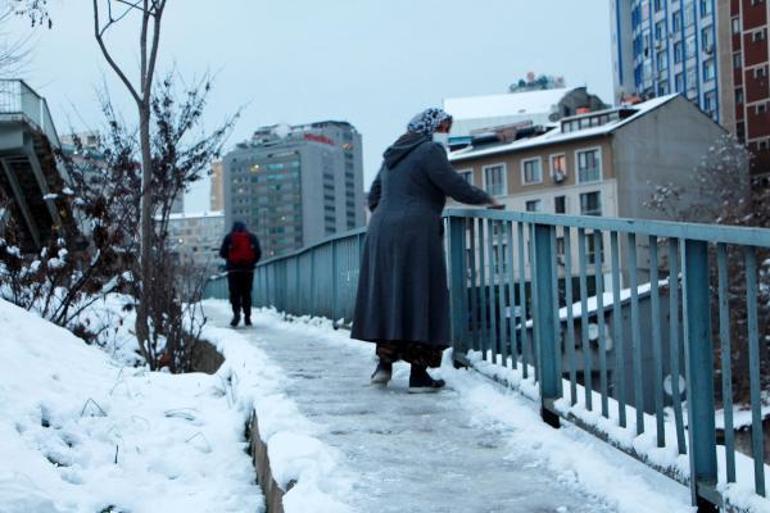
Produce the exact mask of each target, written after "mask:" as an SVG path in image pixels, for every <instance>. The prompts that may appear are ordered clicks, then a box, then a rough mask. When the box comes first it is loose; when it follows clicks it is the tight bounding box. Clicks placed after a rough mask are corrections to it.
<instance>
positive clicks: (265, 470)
mask: <svg viewBox="0 0 770 513" xmlns="http://www.w3.org/2000/svg"><path fill="white" fill-rule="evenodd" d="M246 430H247V436H248V438H249V449H250V451H251V459H252V462H253V463H254V468H255V469H256V471H257V480H258V482H259V486H260V488H262V494H263V495H264V496H265V506H266V508H267V513H284V509H283V496H284V495H285V494H286V492H288V491H289V490H291V488H292V487H293V486H294V482H290V483H289V485H288V487H287V488H288V489H287V490H283V489H282V488H281V486H280V485H279V484H278V483H277V482H276V481H275V479H274V478H273V472H272V470H271V468H270V458H269V457H268V454H267V444H266V443H265V442H263V441H262V437H261V436H260V434H259V422H258V420H257V414H256V413H255V412H252V414H251V417H250V418H249V423H248V424H247V426H246Z"/></svg>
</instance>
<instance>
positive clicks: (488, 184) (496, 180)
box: [484, 164, 506, 196]
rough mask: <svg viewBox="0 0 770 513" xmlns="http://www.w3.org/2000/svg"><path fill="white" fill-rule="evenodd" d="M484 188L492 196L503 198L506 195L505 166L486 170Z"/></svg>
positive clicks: (490, 167)
mask: <svg viewBox="0 0 770 513" xmlns="http://www.w3.org/2000/svg"><path fill="white" fill-rule="evenodd" d="M484 188H485V189H486V191H487V192H488V193H489V194H491V195H492V196H503V195H504V194H505V193H506V190H505V165H504V164H497V165H494V166H488V167H485V168H484Z"/></svg>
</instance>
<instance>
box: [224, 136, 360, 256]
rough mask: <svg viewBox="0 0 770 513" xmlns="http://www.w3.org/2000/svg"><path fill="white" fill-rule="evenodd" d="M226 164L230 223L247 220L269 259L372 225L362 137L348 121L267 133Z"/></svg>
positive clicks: (241, 146)
mask: <svg viewBox="0 0 770 513" xmlns="http://www.w3.org/2000/svg"><path fill="white" fill-rule="evenodd" d="M223 166H224V175H223V182H224V203H225V219H226V222H227V224H228V225H229V224H230V223H232V222H233V221H235V220H240V221H243V222H245V223H246V224H247V225H248V226H249V228H250V229H251V230H252V231H253V232H254V233H255V234H256V235H257V236H258V237H259V239H260V242H261V243H262V249H263V254H264V255H265V257H271V256H276V255H281V254H285V253H288V252H290V251H293V250H295V249H299V248H301V247H303V246H306V245H309V244H313V243H315V242H318V241H320V240H322V239H324V238H326V237H329V236H331V235H334V234H336V233H341V232H345V231H348V230H352V229H354V228H357V227H360V226H363V225H364V224H365V222H366V221H365V217H364V215H365V214H364V208H363V205H364V197H363V190H364V187H363V153H362V144H361V135H360V134H359V133H358V131H357V130H356V129H355V128H354V127H353V126H352V125H351V124H349V123H347V122H340V121H322V122H317V123H310V124H307V125H300V126H292V127H289V126H270V127H264V128H261V129H259V130H257V131H256V132H255V133H254V136H253V137H252V139H251V140H249V141H246V142H243V143H240V144H238V145H237V146H236V148H235V149H234V150H232V151H231V152H229V153H228V154H227V155H225V157H224V159H223Z"/></svg>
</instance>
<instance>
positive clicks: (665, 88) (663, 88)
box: [658, 80, 670, 96]
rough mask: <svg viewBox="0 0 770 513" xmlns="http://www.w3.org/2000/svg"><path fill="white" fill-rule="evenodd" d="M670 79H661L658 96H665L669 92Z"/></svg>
mask: <svg viewBox="0 0 770 513" xmlns="http://www.w3.org/2000/svg"><path fill="white" fill-rule="evenodd" d="M669 92H670V91H669V88H668V80H661V81H660V82H659V83H658V96H665V95H667V94H668V93H669Z"/></svg>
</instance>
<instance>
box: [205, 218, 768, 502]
mask: <svg viewBox="0 0 770 513" xmlns="http://www.w3.org/2000/svg"><path fill="white" fill-rule="evenodd" d="M446 224H447V230H446V233H447V241H446V242H447V250H448V251H447V256H448V264H449V265H448V272H449V283H450V292H451V309H452V316H451V319H452V333H453V343H454V358H455V360H456V361H457V362H459V363H462V364H466V365H471V366H474V367H476V368H478V369H479V370H481V371H482V372H487V373H491V374H493V375H494V376H496V377H497V378H498V379H504V380H507V381H508V382H509V383H511V384H514V385H515V384H516V383H519V384H521V383H522V382H524V383H528V384H530V385H532V386H529V387H528V390H529V391H532V390H535V391H536V393H537V394H538V397H539V400H540V403H541V412H542V417H543V419H544V421H546V422H548V423H549V424H551V425H553V426H558V425H559V419H560V418H566V419H569V420H570V421H572V422H574V423H576V424H577V425H579V426H581V427H583V428H584V429H587V430H588V431H590V432H592V433H594V434H596V435H597V436H599V437H600V438H602V439H603V440H605V441H607V442H609V443H611V444H613V445H614V446H616V447H618V448H620V449H622V450H623V451H625V452H627V453H628V454H631V455H632V456H634V457H636V458H638V459H640V460H642V461H644V462H646V463H647V464H649V465H650V466H652V467H654V468H656V469H658V470H660V471H662V472H665V473H666V474H668V475H669V476H671V477H673V478H675V479H677V480H679V481H680V482H682V483H685V484H688V485H689V486H690V489H691V491H692V497H693V504H696V505H697V506H698V510H699V511H716V510H717V509H716V508H717V507H726V508H728V507H729V508H733V509H738V510H740V509H747V508H748V507H749V506H750V505H751V504H752V501H761V502H762V503H763V505H765V507H767V505H768V504H770V503H768V502H766V500H765V499H763V497H765V495H766V484H765V473H766V467H765V463H764V453H765V447H764V433H763V428H762V425H763V420H764V417H763V414H764V413H763V412H764V411H768V410H770V407H768V406H767V405H766V404H765V402H764V400H763V398H762V396H763V381H762V379H763V375H762V372H761V368H760V364H761V360H760V351H761V350H762V351H765V347H764V346H765V345H766V343H767V342H766V340H765V338H764V337H765V336H770V326H767V325H765V324H764V323H763V324H762V325H761V326H760V324H759V319H760V316H761V315H767V313H768V312H767V310H768V309H770V304H764V301H766V300H767V297H768V296H770V290H768V289H767V286H766V282H767V281H768V280H763V281H760V280H758V276H759V273H760V271H761V269H760V268H761V267H762V265H760V262H761V259H762V258H766V256H765V255H767V254H770V252H769V251H768V248H770V230H764V229H750V228H738V227H726V226H717V225H697V224H683V223H670V222H657V221H647V220H624V219H609V218H602V217H571V216H563V215H548V214H532V213H517V212H504V211H489V210H477V209H465V210H460V209H458V210H450V211H448V212H447V215H446ZM363 236H364V231H363V230H360V231H356V232H352V233H350V234H345V235H342V236H340V237H336V238H333V239H329V240H327V241H324V242H321V243H319V244H317V245H314V246H311V247H309V248H306V249H303V250H301V251H298V252H296V253H293V254H291V255H288V256H286V257H280V258H274V259H272V260H268V261H266V262H264V263H262V264H260V265H259V266H258V267H257V271H256V279H255V292H254V303H255V304H256V305H261V306H268V305H272V306H275V307H277V308H278V309H280V310H283V311H286V312H289V313H293V314H297V315H302V314H310V315H321V316H326V317H329V318H332V319H344V321H350V319H351V317H352V309H353V304H354V300H355V291H356V282H357V277H358V268H359V267H358V266H359V255H360V251H361V248H362V242H363ZM217 287H219V288H220V291H219V292H217V293H215V289H216V288H217ZM209 290H210V294H209V295H215V296H216V297H225V296H226V295H225V294H224V293H223V292H222V291H223V290H224V288H223V287H222V285H221V282H220V283H219V284H218V285H217V284H211V286H210V289H209ZM760 298H761V299H760ZM760 341H761V343H760ZM715 362H717V365H715ZM717 373H718V378H719V386H718V387H717V386H716V384H717V381H716V377H717ZM744 375H748V376H749V379H748V380H747V383H746V384H745V387H744V388H747V389H748V391H747V393H745V394H744V397H745V399H746V401H747V404H746V406H747V408H749V409H748V410H747V411H746V412H742V413H741V416H746V417H748V419H749V420H743V419H739V420H740V422H738V421H736V419H735V418H734V416H733V408H734V400H735V398H736V394H735V393H734V392H735V391H734V386H733V385H734V380H735V378H740V377H742V376H744ZM738 381H740V380H738ZM718 404H719V405H720V406H721V410H720V411H721V412H722V413H721V414H719V413H717V411H716V409H717V405H718ZM718 425H719V426H720V427H721V428H722V429H721V432H723V435H722V436H721V437H720V444H719V445H718V444H717V427H718ZM737 425H741V426H746V427H748V428H749V429H750V431H751V439H750V444H749V445H750V447H749V449H748V450H746V449H744V452H746V453H747V454H743V453H742V452H739V451H736V446H737V445H740V444H738V443H737V441H736V437H735V434H734V433H735V427H736V426H737Z"/></svg>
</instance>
